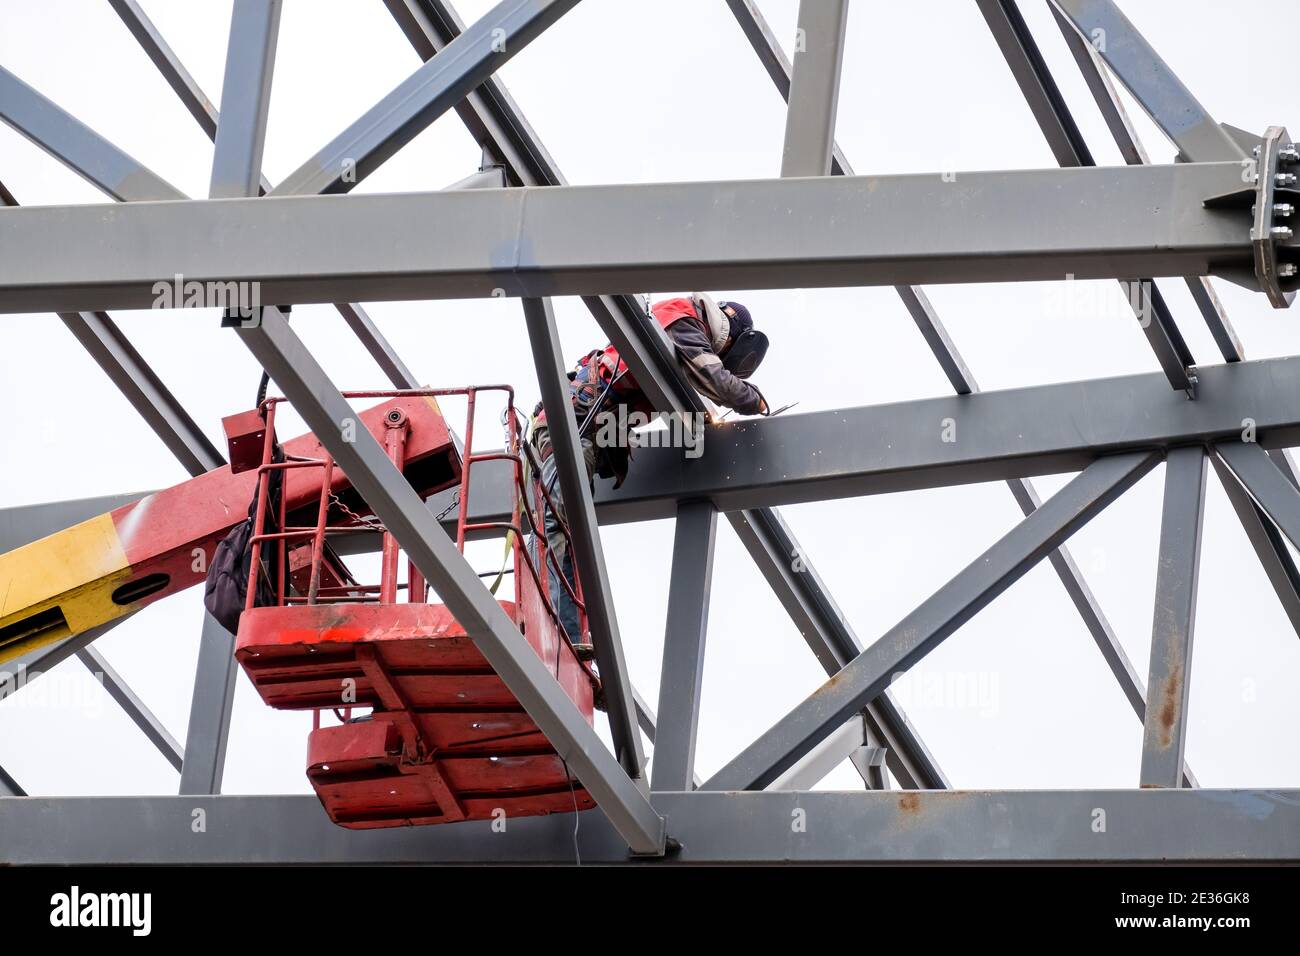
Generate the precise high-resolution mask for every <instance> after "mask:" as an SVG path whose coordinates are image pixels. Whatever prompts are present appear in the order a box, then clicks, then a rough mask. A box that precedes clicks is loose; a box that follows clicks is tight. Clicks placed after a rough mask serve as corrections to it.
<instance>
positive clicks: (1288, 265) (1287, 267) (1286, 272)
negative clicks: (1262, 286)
mask: <svg viewBox="0 0 1300 956" xmlns="http://www.w3.org/2000/svg"><path fill="white" fill-rule="evenodd" d="M1297 271H1300V270H1297V269H1296V264H1295V263H1294V262H1284V263H1282V264H1281V265H1280V266H1278V267H1277V274H1278V275H1279V276H1281V277H1282V278H1283V279H1289V278H1291V277H1292V276H1293V275H1295V274H1296V272H1297Z"/></svg>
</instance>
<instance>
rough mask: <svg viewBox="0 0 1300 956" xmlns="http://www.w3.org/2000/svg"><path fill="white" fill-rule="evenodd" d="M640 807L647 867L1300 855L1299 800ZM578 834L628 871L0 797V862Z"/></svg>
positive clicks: (1126, 798)
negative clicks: (650, 845)
mask: <svg viewBox="0 0 1300 956" xmlns="http://www.w3.org/2000/svg"><path fill="white" fill-rule="evenodd" d="M651 800H652V802H653V804H654V806H655V809H656V810H657V811H659V812H660V813H662V814H663V815H664V817H665V819H666V820H667V822H668V826H669V827H670V828H671V830H672V832H673V833H674V834H676V835H677V836H678V838H679V840H680V849H679V850H678V851H677V852H676V853H674V854H671V855H669V856H667V857H665V858H664V859H663V860H661V861H657V862H656V863H655V865H673V864H687V865H689V864H717V863H1017V862H1033V861H1043V860H1052V861H1054V862H1062V863H1067V862H1077V863H1101V862H1125V861H1127V862H1145V863H1169V862H1181V863H1194V862H1234V861H1236V862H1246V861H1261V860H1276V861H1287V860H1294V859H1296V858H1297V857H1300V791H1297V790H1137V789H1134V790H1012V791H1005V792H998V791H961V790H951V791H917V792H908V793H898V792H891V791H866V792H838V793H837V792H811V793H807V792H790V791H766V792H750V793H744V792H742V793H709V792H705V791H696V792H693V793H683V792H669V793H654V794H652V795H651ZM198 811H201V812H202V814H203V821H204V830H203V832H199V833H196V832H194V826H193V824H194V822H195V820H196V819H197V817H196V812H198ZM800 821H802V822H803V824H806V825H805V826H803V828H802V830H801V829H800V828H799V826H797V825H798V824H800ZM575 824H576V828H577V832H576V841H577V846H576V852H577V853H579V854H580V855H581V859H582V862H583V863H625V862H629V856H628V852H627V844H626V843H624V842H623V840H622V838H621V837H620V836H619V834H618V832H617V831H616V830H615V829H614V828H613V827H612V826H611V825H610V824H609V823H608V822H607V821H606V820H604V819H603V818H602V817H601V815H600V814H599V813H596V812H587V813H583V814H579V815H578V817H577V819H576V820H575V819H574V816H573V815H572V814H568V813H557V814H553V815H551V816H543V817H524V818H520V819H517V820H510V821H509V822H508V825H507V827H506V829H505V831H504V832H493V829H492V821H481V822H478V821H476V822H468V823H448V824H443V825H441V826H432V827H397V828H394V829H389V830H345V829H343V828H342V827H337V826H335V825H334V824H332V823H330V822H329V819H328V818H327V817H326V816H325V814H323V813H322V812H321V810H320V806H319V801H318V800H317V799H316V797H315V796H253V797H243V796H228V797H96V798H84V797H83V798H77V797H29V798H25V799H18V798H14V799H4V798H0V832H3V833H4V834H5V840H4V842H3V843H0V864H47V865H48V864H55V865H62V864H86V865H91V864H122V863H156V864H167V863H169V864H190V865H192V864H244V865H248V864H294V863H300V864H330V863H353V864H361V863H370V864H374V863H410V864H425V865H429V864H455V863H485V864H491V863H502V864H509V863H515V864H520V863H523V864H528V863H534V864H548V863H549V864H564V863H573V862H574V854H575V845H574V841H575ZM498 829H499V828H498ZM268 834H273V835H274V838H273V839H268ZM633 862H635V861H633Z"/></svg>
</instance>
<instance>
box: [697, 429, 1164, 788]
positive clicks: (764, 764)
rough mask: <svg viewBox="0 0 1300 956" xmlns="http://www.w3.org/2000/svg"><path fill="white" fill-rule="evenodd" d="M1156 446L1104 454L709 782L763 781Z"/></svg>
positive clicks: (955, 624)
mask: <svg viewBox="0 0 1300 956" xmlns="http://www.w3.org/2000/svg"><path fill="white" fill-rule="evenodd" d="M1159 460H1160V455H1159V454H1158V453H1152V452H1148V453H1145V454H1142V453H1139V454H1130V455H1119V456H1114V457H1110V458H1101V459H1098V460H1097V461H1096V462H1094V463H1093V464H1092V465H1089V466H1088V467H1087V468H1086V469H1084V471H1083V472H1082V473H1081V474H1079V475H1078V476H1077V477H1075V478H1074V479H1073V480H1072V481H1071V482H1070V483H1069V484H1067V485H1066V486H1065V487H1064V488H1062V489H1061V490H1060V491H1059V492H1057V493H1056V494H1055V495H1053V496H1052V497H1051V498H1049V499H1048V500H1047V501H1046V502H1045V503H1044V504H1043V505H1042V506H1041V507H1040V508H1039V509H1038V510H1037V511H1035V512H1034V513H1033V514H1032V515H1030V516H1029V517H1028V518H1026V519H1025V520H1024V521H1022V522H1021V523H1020V524H1019V525H1017V526H1016V527H1015V528H1013V529H1012V530H1011V531H1010V532H1008V533H1007V534H1006V535H1004V536H1003V537H1002V538H1001V539H1000V540H999V541H998V542H997V543H996V544H994V545H993V546H992V547H991V548H989V550H987V551H985V552H984V554H982V555H981V556H980V557H978V558H977V559H976V560H975V561H974V562H972V563H971V564H970V565H968V566H967V567H966V568H965V569H964V570H963V571H961V572H960V573H959V574H958V575H957V576H956V577H954V578H953V579H952V580H951V581H949V582H948V583H947V584H945V585H944V586H943V587H941V588H940V589H939V590H938V591H936V592H935V593H934V595H933V596H931V597H930V598H929V599H927V600H926V601H925V602H923V603H922V604H921V605H920V606H919V607H918V608H917V609H916V610H915V611H913V612H912V613H911V614H909V615H907V617H905V618H904V619H903V620H902V621H900V622H899V623H898V624H896V625H895V626H894V627H893V628H891V629H890V630H889V631H887V632H886V633H885V635H884V636H883V637H882V638H880V640H878V641H877V642H876V643H874V644H872V645H871V646H870V647H868V648H867V649H866V650H865V651H863V652H862V653H861V654H859V655H858V656H857V657H856V658H854V659H853V660H852V661H851V662H849V664H847V665H846V666H845V667H844V669H843V670H841V671H840V672H839V673H837V674H836V675H835V676H834V677H832V678H831V680H830V681H828V682H827V683H826V684H824V685H823V686H822V687H820V688H819V689H818V690H816V691H814V692H813V694H812V696H811V697H809V698H808V699H807V700H805V701H804V702H803V703H802V704H800V705H799V706H798V707H796V708H795V709H794V710H793V711H791V712H790V713H789V714H787V715H786V716H785V717H784V718H782V719H781V720H780V721H779V722H778V723H777V724H776V725H775V726H774V727H773V728H772V729H770V730H769V731H767V732H766V733H765V734H764V735H763V736H761V737H760V738H759V739H758V740H757V741H755V742H754V743H753V744H751V745H750V746H749V747H747V748H746V749H745V750H744V751H742V752H741V753H740V754H739V755H738V756H737V757H735V758H734V759H733V760H732V761H731V762H730V763H728V764H727V765H726V766H725V767H723V768H722V769H721V770H719V771H718V772H717V773H716V774H714V775H713V776H712V777H711V778H710V779H708V780H707V781H705V784H704V788H705V789H707V790H753V789H762V788H764V787H766V786H767V785H769V784H770V783H771V782H772V781H773V780H775V779H777V778H778V777H779V776H780V775H781V774H782V773H784V772H785V771H786V770H788V769H789V768H790V767H791V766H793V765H794V764H795V763H796V762H797V761H798V760H799V759H800V758H801V757H803V756H804V755H805V754H807V753H808V752H809V751H810V750H812V749H813V748H814V747H816V746H817V744H818V743H819V742H820V741H821V740H823V739H824V738H825V737H826V735H827V734H828V733H829V732H830V731H831V730H833V729H834V728H835V727H837V726H839V725H840V724H842V723H843V722H844V721H845V720H847V719H848V718H849V717H850V716H851V715H852V714H853V712H854V711H855V710H859V709H860V708H861V707H862V706H863V705H864V704H865V703H866V702H867V701H870V700H872V699H873V698H875V697H877V696H878V695H879V694H880V692H881V691H883V690H884V689H885V688H886V687H887V686H888V685H889V682H890V680H891V679H893V678H894V677H895V676H897V675H898V674H899V673H901V672H903V671H906V670H908V669H909V668H910V667H912V666H913V665H914V664H916V663H917V662H918V661H919V660H921V658H923V657H924V656H925V655H926V654H927V653H929V652H930V651H931V650H933V649H934V648H935V647H936V646H938V644H939V643H940V642H942V641H943V640H944V639H945V638H947V637H948V636H949V635H950V634H952V633H953V632H955V631H956V630H957V629H958V628H959V627H961V625H962V624H964V623H965V622H966V621H968V620H970V618H972V617H973V616H974V615H975V614H976V613H977V612H978V611H979V610H980V609H982V608H983V607H985V606H986V605H988V604H989V603H990V602H991V601H993V599H994V598H996V597H997V596H998V595H999V594H1001V593H1002V592H1003V591H1005V590H1006V589H1007V588H1008V587H1010V586H1011V585H1012V584H1013V583H1014V582H1015V581H1017V580H1019V578H1020V577H1021V576H1023V575H1024V574H1025V573H1026V572H1027V571H1029V569H1030V568H1032V567H1033V566H1034V565H1035V564H1036V563H1037V562H1038V560H1039V559H1041V558H1043V557H1045V556H1046V555H1047V554H1050V553H1051V552H1052V551H1053V550H1055V549H1056V547H1057V546H1058V545H1059V544H1060V543H1061V542H1062V541H1064V540H1065V539H1066V538H1068V537H1069V536H1070V535H1071V534H1073V533H1074V532H1075V531H1077V530H1078V529H1079V528H1081V527H1082V526H1083V525H1085V524H1086V523H1087V522H1088V521H1089V520H1091V519H1092V518H1093V517H1094V516H1095V515H1096V514H1098V513H1099V512H1100V511H1101V510H1102V509H1103V508H1105V507H1106V506H1107V505H1108V504H1110V503H1111V502H1112V501H1114V500H1115V499H1116V498H1118V497H1119V496H1120V495H1121V494H1123V493H1124V491H1126V490H1127V489H1128V488H1130V487H1131V486H1132V485H1133V484H1135V483H1136V482H1137V481H1138V479H1140V478H1141V477H1142V476H1143V475H1144V474H1146V473H1147V472H1148V471H1150V470H1151V469H1152V468H1153V467H1154V466H1155V465H1156V464H1157V463H1158V462H1159Z"/></svg>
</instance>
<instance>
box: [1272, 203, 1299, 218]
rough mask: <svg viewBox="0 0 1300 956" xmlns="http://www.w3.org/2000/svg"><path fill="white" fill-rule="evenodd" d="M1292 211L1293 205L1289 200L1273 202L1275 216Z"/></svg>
mask: <svg viewBox="0 0 1300 956" xmlns="http://www.w3.org/2000/svg"><path fill="white" fill-rule="evenodd" d="M1293 212H1295V206H1293V205H1291V204H1290V203H1289V202H1278V203H1274V204H1273V215H1275V216H1289V215H1291V213H1293Z"/></svg>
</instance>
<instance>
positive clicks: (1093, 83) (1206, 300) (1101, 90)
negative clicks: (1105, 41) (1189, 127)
mask: <svg viewBox="0 0 1300 956" xmlns="http://www.w3.org/2000/svg"><path fill="white" fill-rule="evenodd" d="M1047 5H1048V8H1049V9H1050V10H1051V11H1052V14H1053V16H1054V17H1055V18H1056V22H1057V25H1058V26H1059V27H1060V29H1061V33H1062V35H1063V36H1064V37H1065V43H1066V46H1068V47H1069V48H1070V53H1071V54H1073V56H1074V60H1075V62H1076V63H1077V64H1078V66H1079V72H1080V73H1082V74H1083V80H1084V82H1085V83H1086V84H1087V86H1088V90H1089V92H1091V93H1092V98H1093V99H1094V100H1095V101H1096V103H1097V108H1098V109H1099V110H1100V111H1101V115H1102V118H1103V119H1104V120H1105V121H1106V126H1107V127H1108V128H1109V129H1110V132H1111V136H1113V137H1114V139H1115V145H1116V146H1118V147H1119V151H1120V154H1121V155H1122V156H1123V157H1124V161H1125V162H1126V163H1128V164H1129V165H1130V166H1139V165H1142V164H1143V163H1149V162H1151V160H1150V158H1149V157H1148V156H1147V152H1146V149H1144V148H1143V146H1142V141H1141V139H1139V138H1138V134H1137V130H1136V129H1135V128H1134V126H1133V123H1132V122H1131V121H1130V120H1129V116H1128V111H1127V110H1126V109H1125V108H1124V103H1123V101H1122V100H1121V99H1120V98H1119V95H1118V94H1117V93H1116V92H1115V87H1114V85H1112V83H1111V82H1110V77H1109V75H1107V73H1106V71H1105V69H1104V68H1103V67H1102V60H1101V57H1100V56H1099V55H1098V54H1097V48H1096V47H1095V46H1093V44H1092V43H1087V42H1084V39H1083V37H1081V36H1080V35H1079V32H1078V31H1077V30H1075V29H1074V26H1073V24H1071V23H1070V21H1069V20H1068V19H1067V18H1066V17H1065V15H1064V14H1063V13H1061V11H1060V8H1059V7H1057V6H1056V5H1055V4H1053V3H1052V2H1051V0H1047ZM1186 281H1187V288H1188V291H1190V292H1191V294H1192V299H1193V300H1194V301H1195V302H1196V307H1197V308H1198V309H1200V311H1201V316H1202V317H1203V318H1204V319H1205V324H1206V326H1207V327H1208V328H1209V330H1210V335H1211V336H1213V338H1214V344H1215V345H1217V346H1218V347H1219V352H1220V354H1221V355H1222V356H1223V358H1224V361H1226V362H1240V361H1242V360H1243V359H1245V357H1246V352H1245V349H1243V348H1242V345H1241V340H1240V339H1238V338H1237V332H1236V330H1235V329H1233V327H1232V323H1231V322H1230V321H1229V320H1228V314H1227V312H1225V311H1224V309H1223V304H1222V303H1221V302H1220V301H1219V297H1218V295H1217V294H1216V293H1215V291H1214V286H1212V285H1211V284H1210V280H1209V279H1208V278H1206V277H1205V276H1197V277H1196V278H1194V279H1193V278H1190V277H1189V278H1188V279H1187V280H1186Z"/></svg>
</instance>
